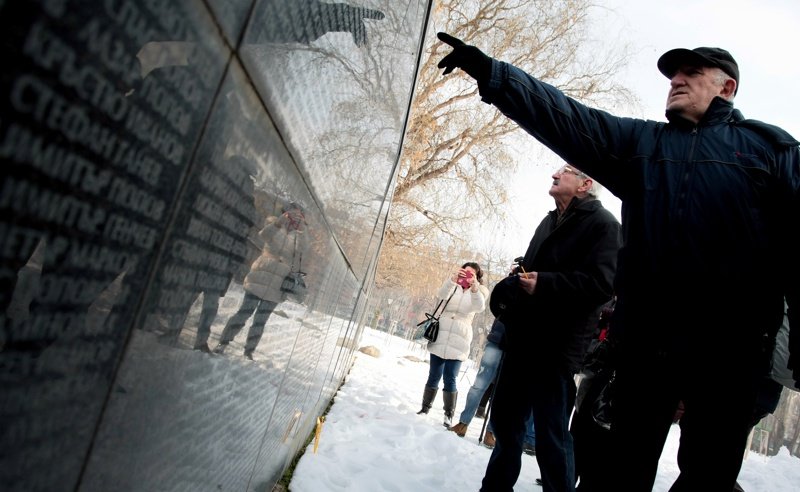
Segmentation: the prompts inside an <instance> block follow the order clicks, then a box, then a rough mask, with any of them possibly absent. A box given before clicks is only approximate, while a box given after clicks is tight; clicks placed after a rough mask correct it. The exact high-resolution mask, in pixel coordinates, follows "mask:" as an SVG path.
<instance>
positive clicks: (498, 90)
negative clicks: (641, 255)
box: [479, 60, 654, 196]
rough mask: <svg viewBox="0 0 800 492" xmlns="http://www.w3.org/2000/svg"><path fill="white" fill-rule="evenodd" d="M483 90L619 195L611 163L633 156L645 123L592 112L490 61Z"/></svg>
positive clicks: (489, 100) (491, 101) (511, 68)
mask: <svg viewBox="0 0 800 492" xmlns="http://www.w3.org/2000/svg"><path fill="white" fill-rule="evenodd" d="M479 89H480V93H481V96H482V100H483V101H484V102H486V103H487V104H492V105H494V106H495V107H496V108H497V109H499V110H500V111H501V112H502V113H503V114H504V115H506V116H507V117H508V118H510V119H511V120H513V121H515V122H516V123H517V124H519V125H520V126H521V127H522V129H524V130H525V131H526V132H528V133H530V134H531V135H533V136H534V137H535V138H536V139H537V140H539V141H540V142H542V143H543V144H544V145H545V146H547V147H548V148H549V149H551V150H552V151H554V152H555V153H556V154H558V155H559V156H560V157H561V158H562V159H564V160H565V161H566V162H570V163H573V164H574V165H576V166H577V167H578V168H580V169H581V170H582V171H584V172H586V173H588V174H589V175H591V176H592V177H594V178H596V179H597V180H598V181H600V182H601V183H603V185H604V186H605V187H607V188H608V189H609V190H610V191H611V192H612V193H614V194H615V195H618V196H619V194H618V193H619V191H620V190H618V189H617V188H618V186H617V179H619V178H615V175H616V174H618V173H614V172H610V171H612V169H611V168H609V165H611V164H619V163H621V162H623V161H625V160H627V159H628V158H629V157H630V156H631V155H632V154H633V153H634V152H635V148H636V143H637V142H638V140H639V136H638V135H639V134H641V132H642V131H644V130H645V129H646V128H647V125H648V122H647V121H645V120H640V119H634V118H623V117H618V116H614V115H611V114H609V113H607V112H605V111H601V110H599V109H593V108H589V107H588V106H585V105H583V104H581V103H579V102H578V101H576V100H574V99H572V98H570V97H568V96H566V95H565V94H564V93H563V92H561V91H560V90H558V89H557V88H555V87H553V86H552V85H550V84H547V83H545V82H542V81H540V80H538V79H536V78H534V77H532V76H531V75H529V74H527V73H525V72H524V71H522V70H520V69H519V68H517V67H515V66H513V65H510V64H508V63H505V62H501V61H498V60H493V61H492V73H491V77H490V78H489V79H488V81H487V82H485V83H484V84H483V85H482V86H481V87H479ZM651 123H654V122H651Z"/></svg>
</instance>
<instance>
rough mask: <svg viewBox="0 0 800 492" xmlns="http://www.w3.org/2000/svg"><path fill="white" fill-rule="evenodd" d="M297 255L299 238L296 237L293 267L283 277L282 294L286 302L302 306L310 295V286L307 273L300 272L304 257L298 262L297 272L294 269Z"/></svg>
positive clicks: (301, 256)
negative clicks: (307, 282)
mask: <svg viewBox="0 0 800 492" xmlns="http://www.w3.org/2000/svg"><path fill="white" fill-rule="evenodd" d="M296 255H297V236H295V237H294V251H293V252H292V266H291V268H290V271H289V273H287V274H286V276H285V277H283V282H281V292H283V299H284V300H291V301H294V302H296V303H298V304H302V303H303V302H304V301H305V300H306V296H307V295H308V286H307V285H306V279H305V277H306V273H305V272H302V271H300V267H301V265H302V263H303V255H302V254H301V255H300V258H299V259H298V262H297V270H295V269H294V259H295V257H296Z"/></svg>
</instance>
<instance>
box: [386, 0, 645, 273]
mask: <svg viewBox="0 0 800 492" xmlns="http://www.w3.org/2000/svg"><path fill="white" fill-rule="evenodd" d="M594 8H599V7H596V6H594V5H593V4H592V3H591V2H589V1H587V0H554V1H541V0H537V1H533V0H488V1H487V0H484V1H480V2H465V1H463V0H442V1H439V2H437V4H436V7H435V11H434V12H433V15H432V21H431V28H430V31H432V32H429V36H428V43H427V45H426V48H425V54H424V56H423V59H422V64H421V67H420V71H419V75H418V81H417V88H416V92H415V96H414V99H413V101H412V112H411V118H410V121H409V125H408V130H407V132H406V138H405V143H404V148H403V156H402V160H401V162H400V168H399V173H398V177H397V185H396V187H395V190H394V200H393V204H392V211H391V215H390V222H389V226H388V228H387V234H386V237H385V240H384V244H383V250H382V255H383V257H382V258H381V261H380V264H379V271H378V275H377V281H378V283H379V285H380V284H383V283H384V282H388V281H389V280H390V279H392V280H393V281H398V280H399V279H398V278H397V272H398V271H400V270H401V268H400V267H399V265H400V264H405V265H409V261H410V260H411V259H412V258H414V257H415V253H416V252H418V251H420V250H423V251H426V254H432V250H433V249H438V250H439V251H446V250H447V249H448V247H450V246H452V245H456V244H459V243H463V236H464V235H465V232H466V231H468V230H480V229H481V225H482V223H485V222H486V221H497V220H503V219H504V209H503V206H504V204H505V203H506V199H507V197H506V193H505V187H506V182H507V180H508V179H509V178H510V177H511V176H512V174H513V172H514V171H515V169H516V166H517V162H516V161H515V160H514V159H513V158H512V157H511V156H510V153H509V152H508V151H507V149H508V148H509V147H510V146H511V145H513V140H514V139H518V138H520V137H523V136H524V137H525V138H528V139H531V137H528V136H527V135H524V134H522V132H521V130H519V129H518V127H517V125H516V124H515V123H513V122H511V121H510V120H508V119H507V118H506V117H505V116H504V115H502V114H501V113H500V112H499V111H497V110H496V109H494V108H493V107H491V106H489V105H486V104H483V103H481V102H480V97H479V95H478V88H477V84H475V82H474V81H473V80H472V79H470V78H469V77H468V76H467V75H466V74H463V73H462V72H461V71H458V70H457V71H456V72H455V74H454V75H451V76H448V77H443V76H442V70H441V69H439V68H437V67H436V65H437V63H438V62H439V61H440V60H441V59H442V58H443V57H444V56H445V55H446V54H447V53H448V52H449V51H450V47H449V46H447V45H445V44H443V43H440V42H438V40H436V39H435V36H433V33H434V32H435V31H446V32H448V33H450V34H452V35H454V36H456V37H458V38H460V39H462V40H464V41H465V42H466V43H469V44H473V45H476V46H478V47H479V48H481V49H482V50H484V51H485V52H486V53H487V54H489V55H490V56H492V57H494V58H497V59H500V60H503V61H507V62H509V63H512V64H514V65H516V66H518V67H520V68H522V69H525V70H526V71H528V72H529V73H531V74H532V75H534V76H536V77H538V78H540V79H541V80H543V81H545V82H548V83H550V84H552V85H554V86H556V87H558V88H559V89H561V90H563V91H564V92H565V93H567V94H568V95H570V96H572V97H575V98H576V99H579V100H581V101H584V102H587V103H591V104H593V105H595V106H598V107H607V106H610V105H613V104H616V103H630V102H632V101H634V100H635V98H634V97H633V96H632V95H631V93H630V91H628V90H627V89H625V88H624V87H622V86H620V85H619V84H617V83H616V82H615V81H614V80H613V76H614V74H615V73H616V72H617V71H618V70H620V69H621V68H622V67H624V62H625V59H626V58H627V54H628V52H629V49H628V48H627V46H622V47H613V46H612V47H607V46H605V45H604V46H603V47H602V48H598V46H597V43H593V42H592V40H591V38H590V36H589V27H590V22H591V16H590V14H591V12H592V9H594ZM414 270H415V271H419V268H418V267H417V266H415V269H414ZM416 280H419V279H417V278H415V277H409V278H406V279H403V281H404V282H408V284H407V286H408V287H409V288H411V287H412V284H413V283H414V282H415V281H416Z"/></svg>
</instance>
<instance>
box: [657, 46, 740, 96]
mask: <svg viewBox="0 0 800 492" xmlns="http://www.w3.org/2000/svg"><path fill="white" fill-rule="evenodd" d="M684 65H689V66H694V67H716V68H720V69H722V71H723V72H725V73H726V74H728V75H730V76H731V77H732V78H733V80H735V81H736V92H738V91H739V65H738V64H737V63H736V60H734V59H733V57H732V56H731V54H730V53H728V52H727V51H725V50H723V49H722V48H707V47H705V46H701V47H700V48H695V49H693V50H689V49H686V48H676V49H674V50H669V51H667V52H666V53H664V54H663V55H661V58H659V59H658V69H659V70H660V71H661V73H663V74H664V76H665V77H667V78H668V79H671V78H672V76H673V75H675V72H677V71H678V69H679V68H681V67H682V66H684Z"/></svg>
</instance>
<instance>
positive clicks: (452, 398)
mask: <svg viewBox="0 0 800 492" xmlns="http://www.w3.org/2000/svg"><path fill="white" fill-rule="evenodd" d="M442 399H444V422H442V425H444V426H445V427H447V428H448V429H449V428H450V426H451V425H453V415H455V413H456V400H458V391H442Z"/></svg>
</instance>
